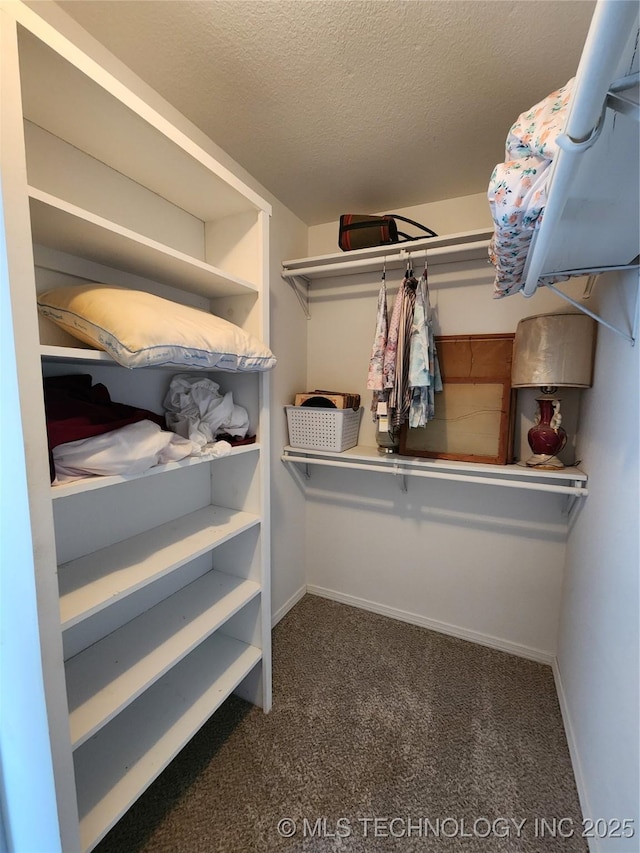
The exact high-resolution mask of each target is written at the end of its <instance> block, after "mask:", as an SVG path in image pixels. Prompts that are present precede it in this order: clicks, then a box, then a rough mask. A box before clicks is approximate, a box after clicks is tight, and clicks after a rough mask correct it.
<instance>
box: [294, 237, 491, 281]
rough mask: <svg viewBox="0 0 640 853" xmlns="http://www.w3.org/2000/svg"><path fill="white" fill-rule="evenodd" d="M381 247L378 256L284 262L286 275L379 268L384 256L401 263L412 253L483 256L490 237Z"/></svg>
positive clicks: (417, 256)
mask: <svg viewBox="0 0 640 853" xmlns="http://www.w3.org/2000/svg"><path fill="white" fill-rule="evenodd" d="M377 248H378V251H377V252H376V254H375V256H370V257H367V258H354V259H353V260H349V261H338V262H337V263H327V264H317V265H315V266H308V267H297V268H296V269H291V268H289V267H286V266H283V268H282V277H283V278H295V277H296V276H300V277H301V278H306V277H308V276H313V275H322V274H326V275H334V274H335V273H340V272H358V271H360V270H363V271H366V269H375V268H376V266H379V265H380V262H381V261H382V260H383V259H384V260H385V261H386V263H387V266H401V265H402V264H403V263H404V262H405V261H406V260H407V258H408V257H409V255H411V256H412V257H413V258H415V259H416V261H419V260H420V259H422V258H424V257H425V255H426V257H427V259H428V260H434V261H435V262H436V263H438V259H439V258H443V257H447V256H448V255H453V256H454V257H453V258H452V259H451V262H452V263H453V262H454V261H455V255H458V254H465V253H466V254H470V253H473V254H474V255H475V256H476V257H481V256H482V252H483V251H484V252H485V253H486V252H487V251H488V249H489V240H478V241H476V242H473V243H459V244H456V245H453V246H438V247H436V248H433V249H430V248H429V247H428V246H425V245H424V242H421V244H420V245H419V246H413V247H412V244H411V243H394V244H393V245H391V246H380V247H377ZM476 253H477V254H476Z"/></svg>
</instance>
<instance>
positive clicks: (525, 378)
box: [511, 314, 596, 470]
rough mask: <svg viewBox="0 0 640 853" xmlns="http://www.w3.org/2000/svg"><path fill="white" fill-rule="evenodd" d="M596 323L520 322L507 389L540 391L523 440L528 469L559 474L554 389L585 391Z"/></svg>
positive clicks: (545, 318) (560, 437) (577, 319)
mask: <svg viewBox="0 0 640 853" xmlns="http://www.w3.org/2000/svg"><path fill="white" fill-rule="evenodd" d="M595 339H596V323H595V321H594V320H593V319H592V318H591V317H588V316H587V315H586V314H539V315H537V316H535V317H525V319H524V320H520V322H519V323H518V327H517V329H516V336H515V340H514V344H513V365H512V369H511V387H512V388H535V387H539V388H540V390H541V392H542V393H541V396H539V397H536V402H537V403H538V410H537V413H536V419H535V424H534V426H533V427H531V429H530V430H529V432H528V435H527V438H528V440H529V446H530V448H531V450H532V453H533V455H532V456H531V458H530V459H527V462H526V464H527V465H528V466H529V467H530V468H542V469H543V470H555V469H558V468H564V464H563V463H562V462H561V461H560V459H558V457H557V454H558V453H560V451H561V450H562V449H563V447H564V446H565V444H566V443H567V434H566V432H565V430H564V429H563V427H562V426H561V425H560V424H561V422H562V416H561V414H560V400H559V398H558V397H557V396H556V392H557V390H558V388H562V387H565V388H567V387H568V388H590V387H591V384H592V380H593V357H594V348H595Z"/></svg>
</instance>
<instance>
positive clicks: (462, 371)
mask: <svg viewBox="0 0 640 853" xmlns="http://www.w3.org/2000/svg"><path fill="white" fill-rule="evenodd" d="M514 337H515V335H514V334H495V335H442V336H438V337H436V349H437V352H438V360H439V362H440V371H441V374H442V384H443V390H442V392H441V393H437V394H436V398H435V406H436V416H435V418H434V420H432V421H430V422H429V423H428V424H427V425H426V426H425V427H418V428H414V429H411V428H409V427H408V425H407V424H404V425H403V426H402V429H401V431H400V454H401V455H403V456H424V457H427V458H431V459H451V460H458V461H461V462H483V463H490V464H495V465H506V464H508V463H509V462H512V461H513V437H514V431H515V394H516V392H515V390H513V389H512V388H511V362H512V354H513V340H514Z"/></svg>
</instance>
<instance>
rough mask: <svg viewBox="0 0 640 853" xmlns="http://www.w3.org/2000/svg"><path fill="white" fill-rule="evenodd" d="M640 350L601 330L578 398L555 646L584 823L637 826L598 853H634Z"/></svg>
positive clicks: (614, 298) (631, 286) (606, 279)
mask: <svg viewBox="0 0 640 853" xmlns="http://www.w3.org/2000/svg"><path fill="white" fill-rule="evenodd" d="M625 276H626V278H625V277H624V276H622V275H620V276H619V277H618V276H616V275H610V276H603V277H602V279H601V280H600V282H599V283H598V285H597V286H596V299H597V301H598V302H600V306H599V307H600V309H601V310H602V312H603V314H604V315H605V316H606V317H607V318H615V319H616V320H618V322H620V323H621V324H623V325H624V324H625V322H628V318H629V316H630V314H631V312H632V307H631V306H632V305H633V300H634V299H635V289H636V288H637V286H638V275H637V273H634V272H630V273H626V274H625ZM616 279H617V280H618V282H619V283H618V284H614V282H615V281H616ZM639 350H640V347H639V346H638V345H637V344H636V346H635V347H631V346H630V345H629V344H628V343H626V342H625V341H624V340H622V339H621V338H619V337H617V336H616V335H614V334H613V333H612V332H610V331H609V330H607V329H605V328H602V327H600V328H599V330H598V345H597V353H596V364H595V379H594V386H593V388H592V389H591V390H590V391H587V392H585V394H584V400H583V407H582V416H581V427H580V445H581V453H582V455H583V459H584V463H583V464H584V468H585V470H587V471H588V472H589V498H588V499H587V500H586V501H585V503H584V506H583V507H582V509H581V512H580V513H579V515H578V517H577V519H576V522H575V525H574V526H573V527H572V529H571V531H570V534H569V539H568V544H567V562H566V569H565V585H564V594H563V600H562V609H561V617H560V632H559V643H558V675H559V684H560V691H561V698H562V699H563V703H564V709H563V710H564V713H565V721H566V723H567V729H568V732H569V735H570V744H571V746H572V747H573V758H574V768H575V770H576V775H577V777H578V784H579V788H580V793H581V799H582V806H583V811H584V813H585V816H589V817H593V818H598V817H601V818H605V819H607V820H608V819H611V818H620V819H623V818H630V819H633V820H635V837H634V838H633V839H632V840H625V839H615V838H609V839H603V840H601V841H600V844H599V847H598V846H597V845H596V844H594V845H593V849H594V850H595V849H599V850H601V851H603V853H604V851H612V853H636V851H637V850H638V849H640V816H639V811H638V800H639V790H638V772H639V766H640V757H639V753H638V733H639V731H640V720H639V719H638V713H639V695H638V671H639V666H640V662H639V659H638V648H639V637H638V611H639V598H638V595H639V589H638V566H639V554H638V521H639V502H638V438H639V435H640V432H639V429H638V427H639V423H638V420H639V419H638V406H639V401H638V388H639V384H640V370H639Z"/></svg>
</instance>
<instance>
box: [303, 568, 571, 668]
mask: <svg viewBox="0 0 640 853" xmlns="http://www.w3.org/2000/svg"><path fill="white" fill-rule="evenodd" d="M307 592H308V593H310V594H311V595H319V596H320V597H321V598H329V599H331V600H332V601H338V602H340V603H341V604H349V605H351V607H359V608H360V609H361V610H368V611H370V612H371V613H379V614H380V615H381V616H388V617H389V618H391V619H397V620H398V621H400V622H408V623H409V624H411V625H420V626H421V627H423V628H428V629H429V630H430V631H438V633H440V634H447V635H448V636H450V637H457V638H458V639H459V640H468V641H469V642H471V643H478V645H480V646H489V648H492V649H497V650H498V651H501V652H507V653H508V654H511V655H516V656H517V657H521V658H527V659H528V660H534V661H537V662H538V663H544V664H547V665H548V666H552V665H553V662H554V661H555V656H554V655H552V654H551V653H550V652H545V651H542V650H541V649H535V648H530V647H529V646H523V645H520V644H519V643H512V642H510V641H509V640H502V639H500V638H499V637H492V636H491V635H490V634H481V633H480V632H478V631H469V630H467V629H466V628H461V627H459V626H458V625H450V624H449V623H448V622H439V621H438V620H436V619H429V618H427V617H426V616H420V615H419V614H418V613H411V612H409V611H407V610H399V609H397V608H395V607H388V606H387V605H386V604H378V603H377V602H376V601H369V600H367V599H366V598H359V597H357V596H355V595H347V594H346V593H342V592H336V591H335V590H333V589H325V588H324V587H321V586H315V585H314V584H307Z"/></svg>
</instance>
